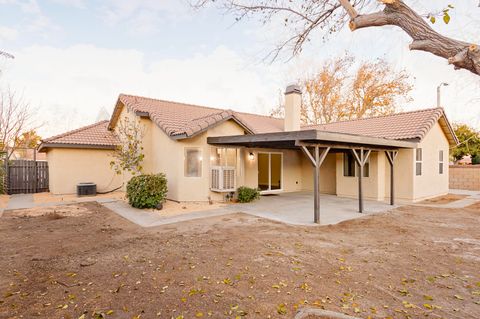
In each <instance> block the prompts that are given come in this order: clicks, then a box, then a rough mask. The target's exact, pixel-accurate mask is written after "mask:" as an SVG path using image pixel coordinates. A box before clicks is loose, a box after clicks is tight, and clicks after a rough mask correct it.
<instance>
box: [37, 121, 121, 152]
mask: <svg viewBox="0 0 480 319" xmlns="http://www.w3.org/2000/svg"><path fill="white" fill-rule="evenodd" d="M108 123H109V121H101V122H98V123H95V124H91V125H88V126H84V127H81V128H78V129H76V130H73V131H69V132H66V133H63V134H60V135H56V136H52V137H49V138H47V139H44V140H42V143H41V144H40V147H39V151H41V150H42V149H45V148H48V147H60V146H71V147H75V146H78V147H86V146H89V147H93V148H95V147H98V148H113V147H115V145H116V143H117V139H116V138H115V136H114V135H113V134H112V132H110V131H109V130H108Z"/></svg>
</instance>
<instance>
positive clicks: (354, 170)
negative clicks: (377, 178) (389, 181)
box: [343, 153, 370, 177]
mask: <svg viewBox="0 0 480 319" xmlns="http://www.w3.org/2000/svg"><path fill="white" fill-rule="evenodd" d="M358 172H360V167H359V166H358V164H357V162H356V161H355V159H354V158H353V155H352V154H351V153H345V154H344V155H343V176H349V177H353V176H358ZM369 176H370V158H368V160H367V162H366V163H365V165H364V166H363V177H369Z"/></svg>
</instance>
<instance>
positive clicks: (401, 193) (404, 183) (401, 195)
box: [383, 149, 415, 202]
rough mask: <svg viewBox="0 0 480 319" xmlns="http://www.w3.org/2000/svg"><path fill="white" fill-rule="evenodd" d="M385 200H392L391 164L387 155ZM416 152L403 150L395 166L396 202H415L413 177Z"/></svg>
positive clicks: (399, 152) (399, 153)
mask: <svg viewBox="0 0 480 319" xmlns="http://www.w3.org/2000/svg"><path fill="white" fill-rule="evenodd" d="M383 156H384V158H385V167H384V168H385V174H384V176H385V200H390V164H389V162H388V160H387V159H386V156H385V154H384V155H383ZM414 162H415V150H412V149H401V150H399V151H398V155H397V157H396V159H395V163H394V166H393V174H394V182H395V185H394V188H395V200H396V201H397V202H412V201H413V198H414V197H413V177H414V175H415V171H414V168H415V163H414Z"/></svg>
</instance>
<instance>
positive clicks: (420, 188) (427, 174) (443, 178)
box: [413, 123, 449, 201]
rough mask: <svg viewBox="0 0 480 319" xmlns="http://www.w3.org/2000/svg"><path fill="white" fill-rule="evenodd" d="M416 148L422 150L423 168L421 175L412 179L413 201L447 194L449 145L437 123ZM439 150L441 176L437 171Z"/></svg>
mask: <svg viewBox="0 0 480 319" xmlns="http://www.w3.org/2000/svg"><path fill="white" fill-rule="evenodd" d="M418 147H421V148H422V150H423V151H422V152H423V164H422V167H423V168H422V175H421V176H414V178H413V179H414V184H413V200H414V201H419V200H422V199H426V198H430V197H435V196H440V195H444V194H447V193H448V160H449V159H448V155H449V144H448V140H447V137H446V136H445V134H444V132H443V130H442V128H441V127H440V125H439V124H438V123H436V124H435V125H434V126H433V127H432V128H431V129H430V131H429V132H428V134H427V135H426V136H425V138H424V139H423V141H422V142H421V143H420V144H419V145H418ZM440 150H443V158H444V160H443V163H444V164H443V174H439V171H438V164H439V154H438V153H439V151H440ZM414 160H415V159H413V161H414Z"/></svg>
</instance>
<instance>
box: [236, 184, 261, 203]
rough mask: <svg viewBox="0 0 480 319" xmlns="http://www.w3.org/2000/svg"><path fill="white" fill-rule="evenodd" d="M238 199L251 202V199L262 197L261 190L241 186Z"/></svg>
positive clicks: (242, 201)
mask: <svg viewBox="0 0 480 319" xmlns="http://www.w3.org/2000/svg"><path fill="white" fill-rule="evenodd" d="M237 193H238V201H239V202H240V203H250V202H251V201H253V200H255V199H258V198H259V197H260V190H259V189H257V188H250V187H246V186H241V187H239V188H238V189H237Z"/></svg>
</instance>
